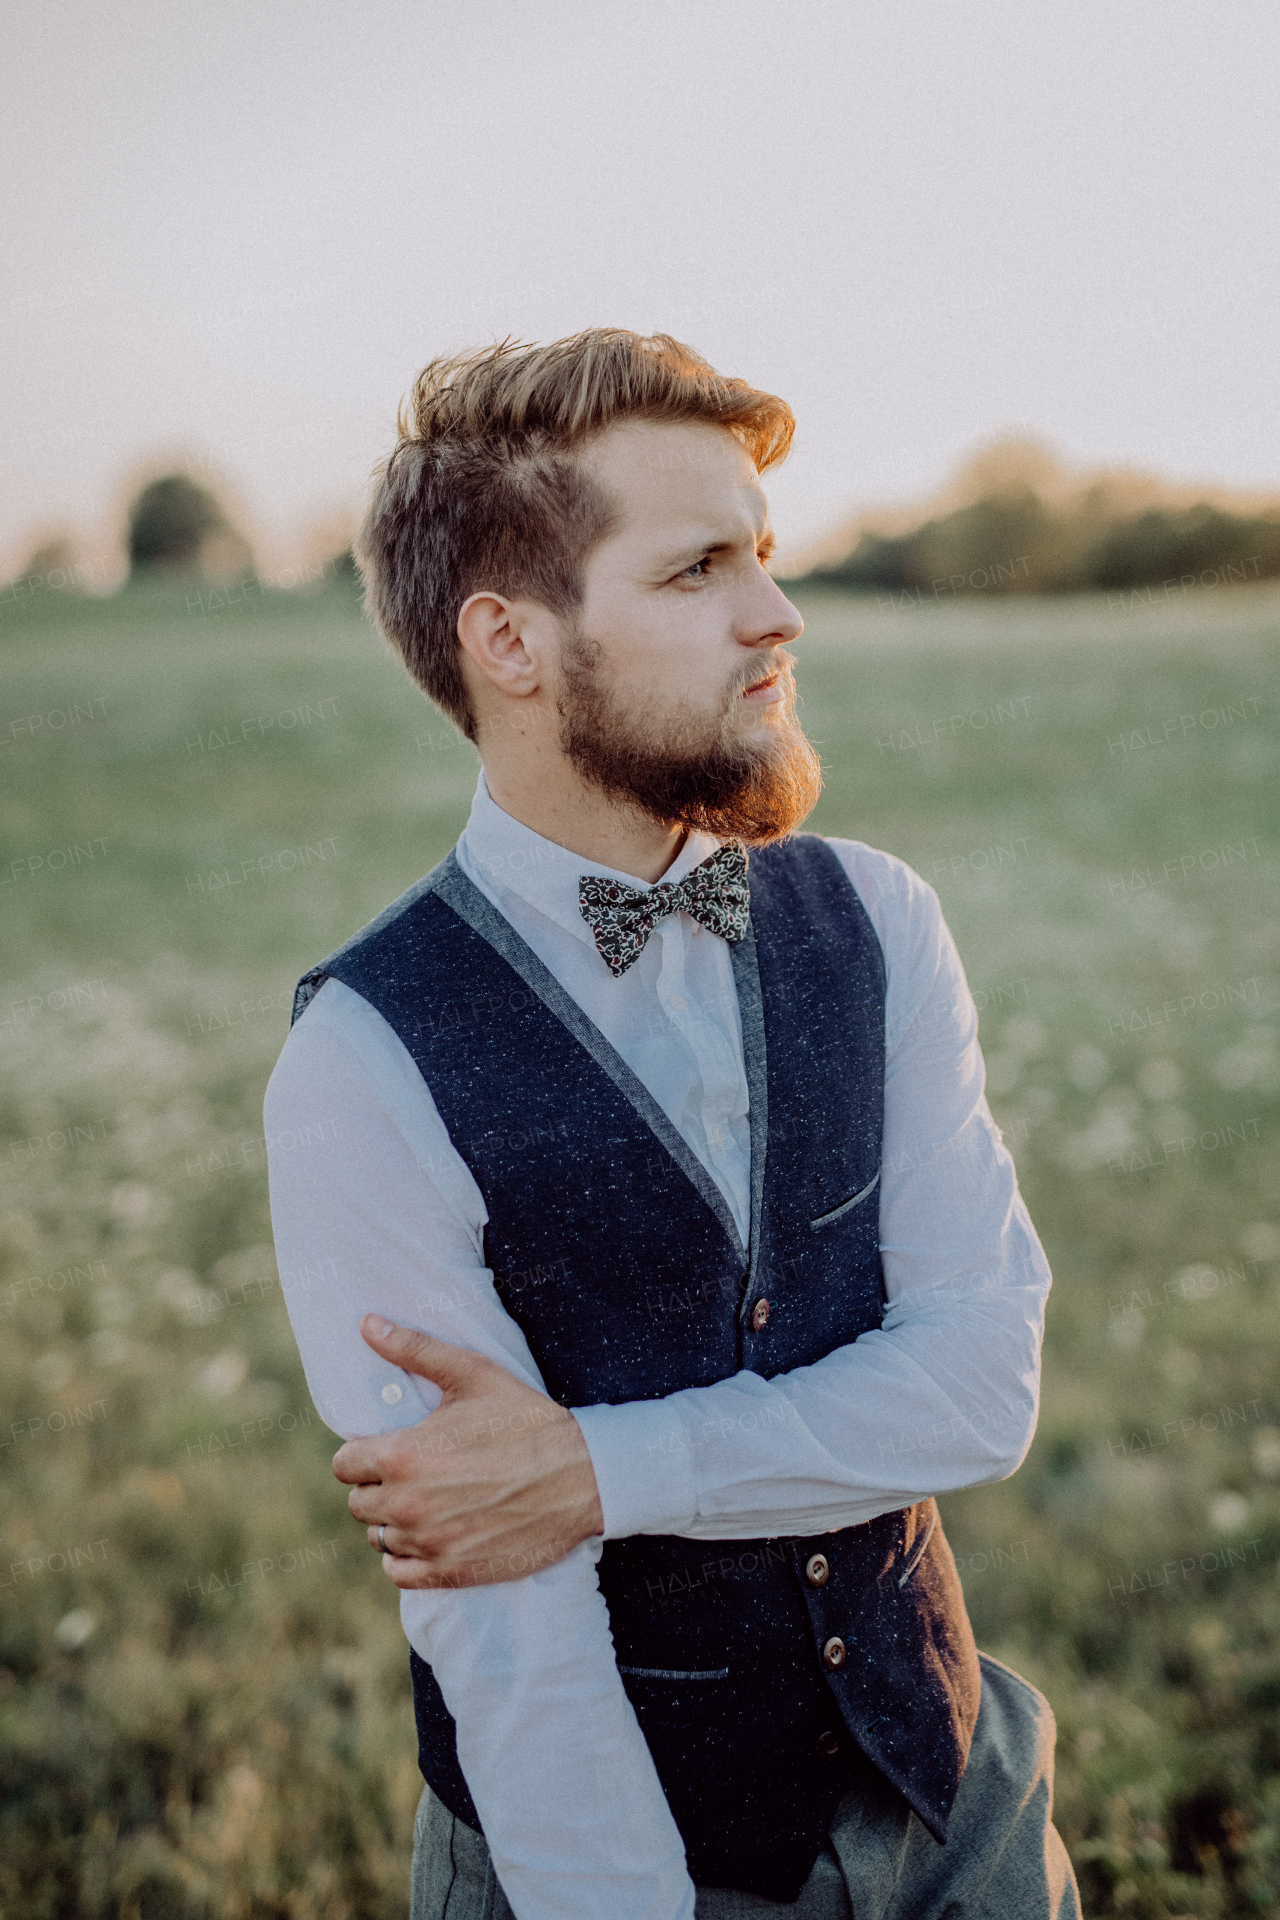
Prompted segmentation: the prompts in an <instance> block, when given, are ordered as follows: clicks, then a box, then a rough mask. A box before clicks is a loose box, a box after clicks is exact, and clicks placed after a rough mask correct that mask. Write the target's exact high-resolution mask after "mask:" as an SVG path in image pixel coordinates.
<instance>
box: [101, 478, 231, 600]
mask: <svg viewBox="0 0 1280 1920" xmlns="http://www.w3.org/2000/svg"><path fill="white" fill-rule="evenodd" d="M129 567H130V571H131V572H134V573H138V572H144V571H147V570H151V569H163V570H165V571H168V572H174V573H200V574H205V575H209V576H212V577H215V578H218V579H231V578H235V577H236V575H238V574H242V573H245V572H246V571H247V570H248V567H249V548H248V545H247V543H246V542H245V540H244V538H243V537H242V536H241V535H240V534H238V533H237V532H236V531H235V529H234V528H233V527H232V526H231V524H230V522H229V521H228V519H227V516H226V514H225V513H224V512H223V510H222V508H221V506H220V505H219V503H218V501H217V500H216V499H215V498H214V496H213V494H212V493H210V492H209V490H208V488H207V487H200V486H197V485H196V483H195V481H194V480H191V479H189V478H188V476H187V475H186V474H184V473H167V474H164V475H162V476H161V478H160V479H158V480H153V481H152V482H151V483H150V485H149V486H146V487H144V488H143V489H142V492H141V493H140V494H139V495H138V497H137V499H136V500H135V501H134V503H133V506H132V507H131V509H130V511H129Z"/></svg>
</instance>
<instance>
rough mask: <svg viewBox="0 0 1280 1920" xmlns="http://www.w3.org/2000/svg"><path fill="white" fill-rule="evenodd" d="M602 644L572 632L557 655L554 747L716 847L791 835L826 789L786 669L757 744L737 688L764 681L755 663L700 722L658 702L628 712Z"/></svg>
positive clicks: (604, 787) (610, 791) (585, 774)
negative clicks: (742, 716)
mask: <svg viewBox="0 0 1280 1920" xmlns="http://www.w3.org/2000/svg"><path fill="white" fill-rule="evenodd" d="M600 655H601V647H600V644H599V642H598V641H595V640H592V639H590V638H589V637H588V636H587V635H585V634H583V633H581V632H577V631H575V632H573V633H571V634H570V635H569V636H568V637H567V639H566V640H565V643H564V647H563V649H562V652H561V657H560V666H561V675H562V686H561V691H560V697H559V699H558V700H557V702H556V708H557V712H558V714H559V716H560V746H561V750H562V751H563V752H564V753H565V754H566V755H567V757H568V759H569V761H570V763H571V764H572V766H573V767H574V769H575V771H576V772H577V773H578V774H579V776H580V777H581V778H582V779H583V780H585V781H586V782H587V783H588V784H589V785H591V786H593V787H595V788H597V789H598V790H599V791H600V792H603V793H605V794H607V795H609V797H610V798H611V799H613V800H615V801H617V802H619V803H620V804H623V805H630V806H632V807H636V808H638V809H639V811H640V812H641V813H643V814H645V815H646V816H647V817H648V818H649V819H651V820H656V821H657V822H658V823H659V824H660V825H662V826H679V827H686V828H691V829H697V830H699V831H701V832H703V833H709V834H712V835H714V836H715V838H716V839H719V840H741V841H742V842H743V843H744V844H745V845H746V846H749V847H751V846H757V847H759V846H767V845H768V844H769V842H770V841H772V840H781V839H782V838H784V837H785V835H787V834H789V833H794V832H795V830H796V828H797V827H798V826H799V825H800V823H801V821H803V820H805V819H807V818H808V816H809V814H810V813H812V811H813V809H814V806H815V805H816V804H817V800H818V795H819V794H820V792H821V791H822V765H821V762H820V761H819V759H818V756H817V754H816V753H815V752H814V750H813V748H812V747H811V746H810V744H809V742H808V740H807V739H806V738H805V736H804V734H803V732H802V731H801V729H800V723H799V721H798V720H797V718H796V711H795V709H796V692H795V683H794V679H793V677H792V673H791V668H790V666H789V665H788V666H787V667H786V668H785V674H786V688H787V691H786V696H785V700H784V701H782V702H780V703H779V704H778V706H777V707H775V708H774V709H773V710H772V712H773V718H772V722H771V724H770V725H769V726H768V727H767V728H765V729H764V730H763V731H762V732H760V733H759V734H757V736H756V737H755V738H754V739H743V738H741V737H740V736H739V734H738V730H737V722H736V713H737V703H738V701H739V700H740V699H741V698H742V689H743V687H745V686H750V685H751V683H752V681H754V680H758V679H759V678H760V660H759V657H758V656H757V658H756V660H755V661H754V662H753V663H752V665H751V666H750V667H749V668H747V669H746V670H745V672H744V674H743V676H742V677H741V678H740V679H739V681H738V682H737V684H736V685H735V686H734V688H733V690H732V692H731V693H730V694H729V696H728V697H727V699H726V701H725V705H724V709H723V712H722V713H721V714H720V716H719V718H718V719H717V720H713V721H710V722H707V721H703V720H697V719H695V718H694V717H692V716H690V715H689V714H687V713H682V712H680V711H679V710H677V711H675V712H674V713H673V712H671V711H669V710H666V709H664V708H662V707H660V706H658V704H657V703H656V702H650V703H649V704H647V705H640V706H635V707H627V706H625V705H624V704H623V703H622V702H621V701H620V700H619V699H618V697H617V694H616V692H615V690H614V686H613V683H612V682H611V681H610V680H609V678H608V677H607V676H606V674H605V673H604V672H603V671H602V669H601V666H600Z"/></svg>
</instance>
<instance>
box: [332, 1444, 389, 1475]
mask: <svg viewBox="0 0 1280 1920" xmlns="http://www.w3.org/2000/svg"><path fill="white" fill-rule="evenodd" d="M376 1453H377V1437H376V1436H373V1435H371V1436H370V1437H369V1438H368V1439H367V1440H348V1441H347V1442H346V1444H345V1445H344V1446H341V1447H339V1448H338V1451H337V1452H336V1453H335V1454H334V1456H333V1471H334V1474H335V1475H336V1477H337V1478H338V1479H339V1480H341V1481H342V1482H343V1483H344V1485H346V1486H376V1485H377V1484H378V1480H379V1477H380V1469H379V1466H378V1462H377V1459H376V1458H375V1455H376Z"/></svg>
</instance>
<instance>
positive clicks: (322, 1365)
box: [265, 980, 694, 1920]
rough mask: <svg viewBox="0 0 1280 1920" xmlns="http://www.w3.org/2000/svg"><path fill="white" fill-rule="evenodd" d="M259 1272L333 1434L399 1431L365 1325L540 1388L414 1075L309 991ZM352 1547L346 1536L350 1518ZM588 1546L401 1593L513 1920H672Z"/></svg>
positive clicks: (673, 1874) (288, 1078)
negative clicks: (454, 1350)
mask: <svg viewBox="0 0 1280 1920" xmlns="http://www.w3.org/2000/svg"><path fill="white" fill-rule="evenodd" d="M265 1124H266V1135H267V1156H268V1171H269V1178H270V1187H271V1216H272V1225H273V1230H274V1234H275V1241H276V1252H277V1258H278V1263H279V1269H280V1279H281V1284H282V1287H283V1290H284V1294H285V1299H286V1302H287V1304H288V1309H289V1317H290V1320H291V1322H292V1325H293V1330H294V1334H295V1337H296V1339H297V1342H298V1348H299V1351H300V1353H301V1356H302V1362H303V1366H304V1369H305V1371H306V1375H307V1383H308V1386H309V1387H310V1389H311V1393H312V1397H313V1399H314V1400H315V1404H316V1407H317V1408H318V1410H319V1412H320V1414H321V1416H322V1418H323V1419H324V1420H325V1421H326V1422H327V1424H328V1425H329V1426H331V1427H332V1428H333V1429H334V1431H335V1432H336V1433H339V1434H341V1435H342V1436H343V1437H344V1438H346V1439H352V1438H355V1437H356V1436H357V1435H364V1434H371V1433H383V1432H389V1431H391V1430H392V1429H394V1428H399V1427H406V1426H412V1425H416V1424H417V1422H419V1421H420V1420H422V1419H424V1418H425V1417H426V1415H427V1414H428V1413H429V1412H431V1411H432V1410H433V1408H434V1407H435V1406H436V1405H438V1403H439V1399H440V1390H439V1389H438V1388H437V1387H435V1386H433V1385H432V1384H431V1383H430V1382H429V1381H426V1380H423V1379H421V1378H419V1377H418V1376H416V1375H413V1374H409V1373H405V1372H402V1371H400V1370H399V1369H397V1368H394V1367H391V1366H389V1365H388V1364H387V1362H385V1361H384V1360H382V1359H380V1358H379V1356H378V1355H377V1354H375V1353H374V1351H373V1349H372V1348H371V1347H369V1346H367V1345H366V1344H365V1342H364V1340H363V1339H362V1338H361V1336H360V1327H359V1322H360V1318H361V1315H362V1314H364V1313H367V1312H378V1313H382V1314H385V1315H386V1316H387V1317H388V1318H389V1319H392V1320H394V1321H396V1322H398V1323H399V1324H400V1325H402V1326H408V1327H414V1328H418V1329H420V1330H422V1331H424V1332H427V1333H430V1334H433V1335H434V1336H435V1337H436V1338H437V1339H439V1340H447V1341H449V1342H451V1343H452V1344H454V1345H456V1346H461V1347H466V1348H468V1349H469V1350H471V1351H472V1352H476V1353H483V1354H486V1355H487V1356H488V1357H489V1358H490V1359H493V1360H496V1361H498V1362H499V1363H500V1364H501V1365H503V1366H505V1367H507V1368H508V1369H509V1370H510V1371H511V1372H512V1373H514V1374H515V1375H516V1376H517V1377H518V1378H519V1379H522V1380H524V1381H525V1382H526V1383H527V1384H529V1385H530V1386H534V1387H537V1388H542V1387H543V1382H542V1379H541V1376H540V1374H539V1371H538V1368H537V1366H536V1365H535V1363H534V1361H533V1358H532V1356H531V1354H530V1352H529V1349H528V1346H527V1344H526V1342H525V1339H524V1335H523V1334H522V1333H521V1331H520V1329H519V1327H518V1326H517V1325H516V1323H515V1322H514V1321H513V1320H512V1319H511V1317H510V1315H509V1314H508V1313H507V1312H506V1310H505V1308H504V1307H503V1306H502V1304H501V1301H500V1300H499V1298H498V1296H497V1294H496V1292H495V1290H494V1287H493V1276H492V1273H491V1272H490V1271H489V1270H488V1269H487V1268H486V1267H485V1265H484V1259H483V1232H484V1225H485V1221H486V1214H485V1208H484V1202H483V1199H482V1197H481V1195H480V1191H479V1189H478V1187H476V1185H475V1182H474V1180H473V1179H472V1177H471V1175H470V1173H469V1171H468V1169H467V1168H466V1166H465V1163H464V1162H463V1161H462V1160H461V1158H460V1156H459V1155H458V1154H457V1153H456V1152H455V1150H454V1148H453V1147H452V1145H451V1143H450V1141H449V1137H448V1133H447V1131H446V1129H445V1127H444V1123H443V1121H442V1120H441V1119H440V1116H439V1113H438V1111H437V1110H436V1107H435V1103H434V1101H433V1100H432V1099H431V1097H430V1093H429V1091H428V1090H427V1089H426V1088H425V1087H424V1083H423V1081H422V1078H421V1075H420V1074H419V1073H418V1070H417V1067H416V1066H415V1065H414V1063H413V1061H412V1060H411V1058H410V1057H409V1055H408V1053H407V1052H406V1051H405V1049H404V1047H403V1046H402V1045H401V1043H400V1041H399V1040H398V1039H397V1037H396V1036H395V1034H394V1033H392V1031H391V1029H390V1028H389V1027H388V1026H387V1025H386V1023H385V1022H384V1021H383V1020H382V1019H381V1016H380V1015H378V1014H377V1013H376V1012H375V1011H374V1010H373V1008H371V1007H369V1006H368V1004H367V1003H366V1002H365V1001H363V1000H361V999H360V998H359V996H358V995H356V994H354V993H352V992H350V990H349V989H348V988H346V987H344V986H342V985H341V983H339V982H337V981H332V980H331V981H328V982H327V983H326V984H325V985H324V986H323V987H322V988H321V990H320V992H319V994H317V996H316V998H315V1000H314V1001H313V1002H312V1004H311V1006H310V1007H309V1008H308V1010H307V1012H306V1014H305V1015H304V1017H303V1018H302V1019H301V1020H300V1021H299V1022H298V1024H297V1025H296V1026H295V1027H294V1028H293V1030H292V1032H291V1033H290V1036H289V1038H288V1040H287V1041H286V1043H285V1047H284V1051H283V1052H282V1054H281V1056H280V1060H279V1062H278V1064H277V1066H276V1069H275V1072H274V1073H273V1075H272V1077H271V1082H270V1085H269V1087H268V1089H267V1097H266V1107H265ZM352 1539H353V1542H354V1541H356V1540H359V1542H360V1544H361V1545H363V1534H362V1533H360V1532H359V1531H358V1530H357V1528H356V1526H355V1523H354V1522H353V1523H352ZM600 1550H601V1543H600V1541H599V1540H596V1541H589V1542H586V1543H584V1544H583V1545H582V1546H579V1547H577V1548H576V1549H575V1550H574V1551H573V1552H572V1553H570V1554H568V1555H567V1556H566V1557H565V1558H564V1559H562V1560H560V1561H559V1562H557V1564H556V1565H555V1566H552V1567H546V1568H543V1569H541V1570H539V1571H538V1572H537V1573H534V1574H531V1575H529V1576H528V1577H527V1578H525V1579H522V1580H516V1581H510V1582H507V1583H505V1584H502V1585H498V1586H486V1587H475V1588H470V1589H466V1590H462V1591H458V1590H454V1591H445V1592H427V1591H421V1592H412V1593H405V1594H403V1595H402V1596H401V1619H402V1621H403V1623H404V1627H405V1631H406V1633H407V1635H408V1637H409V1640H410V1642H411V1644H412V1645H413V1646H414V1647H415V1648H416V1649H417V1651H418V1653H419V1654H420V1655H421V1657H422V1658H423V1659H424V1660H426V1661H427V1662H428V1663H429V1665H430V1666H431V1668H432V1670H433V1671H434V1673H435V1676H436V1679H437V1681H438V1682H439V1684H440V1688H441V1691H442V1693H443V1695H444V1698H445V1702H446V1704H447V1705H448V1707H449V1710H450V1712H451V1713H452V1714H453V1716H454V1718H455V1719H456V1721H457V1723H458V1757H459V1761H460V1763H461V1766H462V1771H463V1775H464V1777H465V1779H466V1782H467V1785H468V1787H469V1788H470V1790H471V1794H472V1797H473V1799H474V1801H475V1804H476V1808H477V1810H478V1812H479V1814H480V1818H481V1821H482V1824H483V1826H484V1831H485V1837H486V1839H487V1841H488V1844H489V1849H490V1852H491V1854H492V1857H493V1861H494V1866H495V1868H496V1871H497V1874H498V1878H499V1880H500V1881H501V1883H502V1887H503V1890H504V1892H505V1893H506V1896H507V1898H508V1900H509V1901H510V1903H511V1906H512V1908H513V1910H514V1912H515V1913H516V1915H517V1916H518V1920H552V1917H553V1916H554V1917H555V1920H570V1917H571V1916H572V1917H574V1920H577V1917H578V1916H581V1920H599V1915H600V1914H601V1913H602V1912H608V1913H609V1914H610V1915H611V1916H614V1920H641V1917H642V1916H643V1920H692V1915H693V1911H694V1890H693V1885H692V1882H691V1881H690V1879H689V1876H688V1873H687V1871H686V1867H685V1859H684V1846H683V1843H682V1841H681V1838H680V1833H679V1830H678V1828H677V1827H676V1824H675V1821H674V1819H673V1818H672V1815H671V1811H670V1808H669V1807H668V1805H667V1800H666V1796H665V1794H664V1793H663V1790H662V1786H661V1783H660V1781H659V1779H658V1776H657V1772H656V1769H655V1768H654V1764H653V1760H652V1757H651V1755H650V1753H649V1749H648V1746H647V1745H646V1743H645V1740H644V1736H643V1735H642V1733H641V1732H640V1728H639V1724H638V1722H637V1721H636V1717H635V1713H634V1711H633V1709H632V1707H631V1703H630V1701H629V1700H628V1699H627V1696H626V1693H625V1691H624V1689H623V1686H622V1682H621V1679H620V1678H619V1675H618V1670H617V1663H616V1660H615V1657H614V1651H613V1642H612V1640H611V1638H610V1634H609V1619H608V1610H607V1608H606V1606H605V1602H604V1598H603V1596H602V1594H601V1593H600V1589H599V1583H598V1580H597V1577H596V1562H597V1560H598V1558H599V1554H600Z"/></svg>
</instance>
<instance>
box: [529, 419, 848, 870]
mask: <svg viewBox="0 0 1280 1920" xmlns="http://www.w3.org/2000/svg"><path fill="white" fill-rule="evenodd" d="M581 458H582V464H583V465H584V467H586V468H587V469H588V470H589V471H590V472H591V473H592V474H593V476H594V477H595V478H596V479H597V480H598V481H599V482H600V484H601V485H602V486H603V487H604V488H605V489H606V491H607V492H608V493H609V494H611V495H612V496H613V498H614V499H615V500H616V501H617V502H618V504H619V507H620V508H621V519H620V523H619V525H618V528H617V530H616V531H615V532H614V533H613V534H612V535H611V536H610V537H609V538H608V539H607V540H605V541H604V542H603V543H602V544H601V545H600V546H599V547H598V548H597V549H596V550H595V552H594V553H593V555H592V556H591V559H590V561H589V562H588V565H587V569H586V577H585V581H584V599H583V604H582V607H581V610H580V613H579V616H578V619H577V621H576V622H575V623H574V625H573V627H572V628H571V629H570V630H569V631H567V632H566V633H565V634H564V636H563V638H562V642H561V647H560V655H559V668H560V685H559V686H558V688H557V689H556V706H557V710H558V713H559V719H560V739H561V747H562V749H563V751H564V752H565V753H566V754H567V756H568V757H569V759H570V760H571V762H572V763H573V765H574V767H575V768H576V770H577V771H578V773H579V774H580V775H581V777H582V778H584V779H586V780H588V781H589V782H590V783H591V784H593V785H594V786H596V787H598V788H600V789H601V790H603V791H605V792H607V793H609V794H611V795H612V796H614V797H615V798H617V799H618V800H621V801H626V802H630V803H631V804H633V805H635V806H638V807H639V808H640V809H641V810H642V811H643V812H644V813H645V814H647V815H648V816H649V817H651V818H652V819H655V820H659V821H661V822H662V823H663V824H664V825H680V826H686V827H701V828H703V829H705V830H706V831H708V832H710V833H714V834H716V835H717V836H718V837H720V838H722V839H724V838H734V837H736V838H739V839H742V840H745V841H746V842H747V843H748V844H754V845H761V844H764V843H766V842H767V841H770V840H775V839H777V838H779V837H780V836H781V835H783V834H785V833H789V832H791V831H793V830H794V828H795V827H797V826H798V825H799V824H800V822H801V821H802V820H803V819H804V818H805V817H806V816H807V815H808V813H809V812H810V811H811V810H812V808H813V805H814V803H815V801H816V800H817V797H818V793H819V790H820V788H821V784H822V776H821V769H820V766H819V762H818V759H817V756H816V754H815V753H814V751H813V749H812V747H811V746H810V745H809V743H808V741H807V740H806V739H805V737H804V735H803V733H802V732H801V731H800V727H799V725H798V723H797V720H796V715H795V682H794V670H793V665H792V661H791V658H790V656H789V655H788V654H786V653H784V652H783V651H782V648H783V645H784V643H785V642H786V641H788V640H795V639H797V638H798V637H799V635H800V633H801V631H802V629H803V625H804V622H803V621H802V620H801V618H800V616H799V614H798V613H797V612H796V609H795V608H794V607H793V606H792V605H791V602H790V601H789V600H788V599H787V598H786V597H785V595H784V594H783V593H782V591H781V589H780V588H779V587H778V586H776V585H775V583H774V582H773V580H771V579H770V577H769V575H768V573H767V572H766V571H765V565H764V563H765V561H766V560H767V559H768V557H769V555H770V553H771V552H772V550H773V536H772V534H771V533H770V532H769V528H768V509H767V506H766V502H765V497H764V494H763V492H762V490H761V487H760V482H759V478H758V476H757V474H756V470H755V467H754V465H753V464H752V461H751V459H750V457H749V455H748V454H747V453H746V451H745V450H744V449H743V448H742V446H741V445H740V444H739V442H738V441H737V440H736V439H735V438H734V437H733V435H732V434H731V433H729V432H728V431H727V430H726V429H724V428H722V427H715V426H710V425H706V424H704V423H702V422H700V421H697V422H695V421H690V422H681V423H678V424H669V423H666V422H661V423H660V422H653V421H637V422H628V423H626V424H625V425H622V426H617V427H612V428H610V429H609V430H608V431H607V432H605V433H603V434H601V435H600V436H599V437H598V438H597V439H596V440H595V441H593V442H592V443H590V445H589V447H588V448H587V450H586V451H585V453H584V454H583V455H582V456H581Z"/></svg>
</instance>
